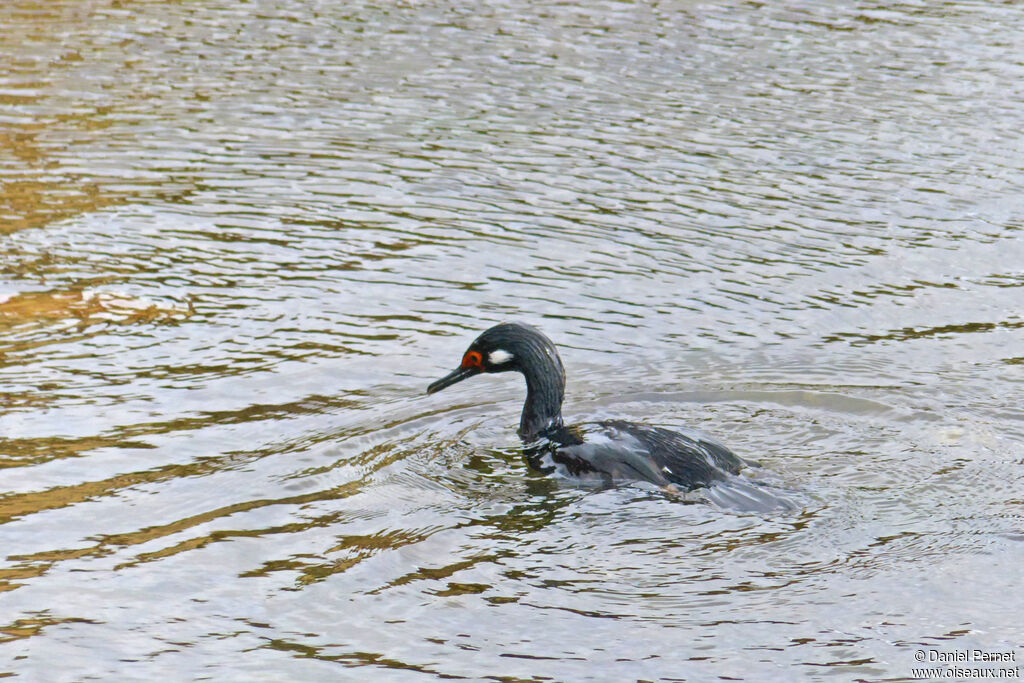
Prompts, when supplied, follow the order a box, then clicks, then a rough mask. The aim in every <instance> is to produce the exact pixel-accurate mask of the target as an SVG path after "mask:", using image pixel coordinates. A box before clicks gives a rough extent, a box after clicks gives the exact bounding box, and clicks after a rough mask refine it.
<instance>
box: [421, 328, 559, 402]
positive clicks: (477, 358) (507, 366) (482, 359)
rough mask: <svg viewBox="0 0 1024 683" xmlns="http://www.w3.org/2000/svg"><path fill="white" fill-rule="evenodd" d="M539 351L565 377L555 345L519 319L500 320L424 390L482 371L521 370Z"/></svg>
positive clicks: (454, 381)
mask: <svg viewBox="0 0 1024 683" xmlns="http://www.w3.org/2000/svg"><path fill="white" fill-rule="evenodd" d="M538 351H541V352H543V355H545V356H547V358H550V359H551V360H552V361H553V362H554V363H555V364H556V366H557V371H558V372H559V374H561V375H562V376H563V377H564V374H565V373H564V371H563V370H562V362H561V361H560V360H559V359H558V353H557V352H556V351H555V345H554V344H552V343H551V340H550V339H548V338H547V337H545V336H544V335H543V334H541V333H540V331H539V330H537V329H536V328H534V327H531V326H529V325H524V324H522V323H501V324H499V325H495V326H494V327H492V328H491V329H489V330H487V331H486V332H484V333H483V334H481V335H480V336H479V337H477V338H476V341H474V342H473V343H472V344H470V345H469V348H468V349H466V352H465V353H464V354H462V364H461V365H460V366H459V367H458V368H456V369H455V370H453V371H452V372H451V373H449V374H448V375H446V376H445V377H442V378H441V379H439V380H437V381H436V382H434V383H433V384H431V385H430V386H429V387H427V393H428V394H433V393H434V392H436V391H441V389H444V388H445V387H450V386H451V385H453V384H455V383H456V382H461V381H462V380H464V379H467V378H469V377H472V376H474V375H479V374H480V373H481V372H508V371H510V370H517V371H519V372H523V371H524V368H526V367H527V366H526V365H524V363H529V362H531V361H530V359H531V358H534V357H535V356H536V353H537V352H538Z"/></svg>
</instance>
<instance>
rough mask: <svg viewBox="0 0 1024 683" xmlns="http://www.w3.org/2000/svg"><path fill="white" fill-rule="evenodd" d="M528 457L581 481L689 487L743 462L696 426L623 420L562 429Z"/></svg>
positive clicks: (535, 463)
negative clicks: (685, 427)
mask: <svg viewBox="0 0 1024 683" xmlns="http://www.w3.org/2000/svg"><path fill="white" fill-rule="evenodd" d="M528 458H529V459H530V463H531V465H533V466H534V467H537V468H538V469H542V470H544V469H547V470H550V469H552V468H554V469H563V470H564V473H565V474H568V475H571V476H576V477H580V478H583V479H598V480H603V481H605V482H606V483H609V484H611V483H613V482H614V481H622V480H641V481H648V482H651V483H653V484H657V485H659V486H669V485H675V486H677V487H679V488H682V489H684V490H687V491H689V490H692V489H695V488H699V487H702V486H709V485H711V484H713V483H715V482H716V481H721V480H723V479H725V478H726V477H727V476H728V475H731V474H737V473H738V472H739V471H740V470H741V469H742V468H743V466H744V463H743V461H742V460H741V459H740V458H738V457H737V456H736V455H735V454H733V453H732V451H730V450H729V449H728V448H726V447H725V446H723V445H721V444H720V443H718V442H716V441H714V440H713V439H710V438H709V437H707V436H705V435H703V434H701V433H700V432H697V431H695V430H676V429H667V428H665V427H652V426H649V425H644V424H637V423H635V422H626V421H624V420H607V421H604V422H596V423H588V424H584V425H579V426H575V427H572V428H563V429H562V430H560V431H559V432H557V433H555V434H552V435H550V437H549V440H548V441H547V443H546V444H545V445H544V446H543V447H540V448H537V449H535V450H534V451H533V453H532V454H528Z"/></svg>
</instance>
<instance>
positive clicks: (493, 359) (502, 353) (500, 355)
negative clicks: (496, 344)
mask: <svg viewBox="0 0 1024 683" xmlns="http://www.w3.org/2000/svg"><path fill="white" fill-rule="evenodd" d="M513 357H514V356H513V355H512V354H511V353H509V352H508V351H506V350H505V349H495V350H494V351H491V354H490V355H489V356H487V361H488V362H489V363H490V364H491V365H501V364H502V363H507V362H508V361H510V360H512V358H513Z"/></svg>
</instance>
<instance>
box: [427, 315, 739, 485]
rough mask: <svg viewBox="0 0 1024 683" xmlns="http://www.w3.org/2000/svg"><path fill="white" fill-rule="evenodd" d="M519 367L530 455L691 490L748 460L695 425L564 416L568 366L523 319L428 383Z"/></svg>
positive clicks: (570, 470) (550, 467) (557, 465)
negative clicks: (576, 420) (572, 420)
mask: <svg viewBox="0 0 1024 683" xmlns="http://www.w3.org/2000/svg"><path fill="white" fill-rule="evenodd" d="M509 371H517V372H521V373H522V374H523V376H524V377H525V378H526V403H525V404H524V406H523V414H522V418H521V419H520V421H519V436H520V437H521V438H522V439H523V441H524V443H525V450H526V459H527V462H528V463H529V464H530V465H531V466H532V467H534V468H536V469H538V470H540V471H543V472H552V471H556V470H558V471H562V472H563V473H565V474H567V475H570V476H575V477H580V478H583V479H595V480H598V481H603V482H605V483H611V482H613V481H617V480H641V481H648V482H651V483H653V484H657V485H659V486H665V487H669V486H674V487H676V488H682V489H685V490H691V489H695V488H699V487H702V486H708V485H710V484H713V483H714V482H716V481H721V480H724V479H726V478H727V477H729V476H730V475H734V474H737V473H738V472H739V471H740V470H741V469H742V468H743V466H744V462H743V461H742V460H741V459H740V458H738V457H737V456H736V455H734V454H733V453H732V451H730V450H729V449H728V448H726V447H725V446H723V445H721V444H719V443H717V442H716V441H713V440H711V439H709V438H708V437H706V436H704V435H702V434H700V433H698V432H696V431H692V430H673V429H666V428H664V427H651V426H648V425H644V424H637V423H634V422H626V421H623V420H607V421H603V422H597V423H589V424H583V425H579V426H573V427H566V426H565V425H564V423H563V422H562V399H563V397H564V395H565V369H564V368H563V367H562V361H561V359H560V358H559V357H558V351H557V350H556V349H555V345H554V344H553V343H552V342H551V340H550V339H548V338H547V337H545V336H544V335H543V334H542V333H541V332H540V331H539V330H537V329H536V328H534V327H531V326H529V325H524V324H522V323H501V324H500V325H495V326H494V327H492V328H490V329H489V330H487V331H486V332H484V333H483V334H481V335H480V336H479V337H477V339H476V341H474V342H473V343H472V344H470V346H469V348H468V349H466V352H465V353H464V354H463V357H462V363H461V364H460V366H459V367H458V368H456V369H455V370H454V371H452V372H451V373H449V374H448V375H447V376H445V377H443V378H441V379H439V380H437V381H436V382H434V383H433V384H431V385H430V386H429V387H428V388H427V393H428V394H432V393H434V392H436V391H440V390H441V389H444V388H445V387H448V386H451V385H452V384H455V383H456V382H460V381H462V380H464V379H467V378H469V377H472V376H474V375H477V374H480V373H483V372H509Z"/></svg>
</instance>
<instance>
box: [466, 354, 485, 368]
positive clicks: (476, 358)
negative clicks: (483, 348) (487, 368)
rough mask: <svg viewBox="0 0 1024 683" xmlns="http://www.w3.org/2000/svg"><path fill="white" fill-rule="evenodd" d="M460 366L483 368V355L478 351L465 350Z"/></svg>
mask: <svg viewBox="0 0 1024 683" xmlns="http://www.w3.org/2000/svg"><path fill="white" fill-rule="evenodd" d="M462 367H464V368H483V367H484V357H483V356H482V355H480V352H479V351H467V352H466V355H465V356H463V357H462Z"/></svg>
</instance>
